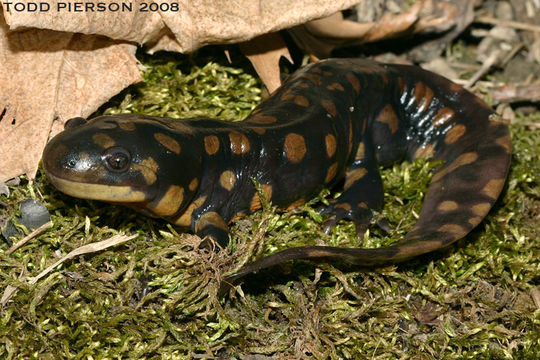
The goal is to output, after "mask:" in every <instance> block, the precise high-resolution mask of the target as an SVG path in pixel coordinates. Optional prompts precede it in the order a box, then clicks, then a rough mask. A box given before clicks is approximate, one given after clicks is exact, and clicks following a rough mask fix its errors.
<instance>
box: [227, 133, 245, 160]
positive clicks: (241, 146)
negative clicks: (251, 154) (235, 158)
mask: <svg viewBox="0 0 540 360" xmlns="http://www.w3.org/2000/svg"><path fill="white" fill-rule="evenodd" d="M229 140H230V141H231V151H232V152H233V153H234V154H237V155H240V154H245V153H247V152H248V151H249V149H250V144H249V139H248V138H247V136H246V135H244V134H242V133H239V132H235V131H233V132H230V133H229Z"/></svg>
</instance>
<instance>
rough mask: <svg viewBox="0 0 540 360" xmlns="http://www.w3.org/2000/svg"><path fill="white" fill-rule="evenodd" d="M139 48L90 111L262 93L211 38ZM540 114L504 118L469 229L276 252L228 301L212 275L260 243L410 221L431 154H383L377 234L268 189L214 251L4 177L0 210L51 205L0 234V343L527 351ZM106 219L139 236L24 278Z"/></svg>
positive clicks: (71, 350) (405, 226)
mask: <svg viewBox="0 0 540 360" xmlns="http://www.w3.org/2000/svg"><path fill="white" fill-rule="evenodd" d="M209 55H212V59H213V62H212V63H208V62H207V60H208V56H209ZM235 56H237V55H236V54H234V53H233V59H234V57H235ZM142 61H143V63H144V64H145V65H146V66H147V69H146V70H145V72H144V78H145V80H146V83H144V84H139V85H136V86H134V87H131V88H130V89H128V90H127V91H126V92H124V93H122V94H121V96H119V97H117V98H116V99H115V100H114V101H113V102H112V106H111V107H109V108H107V109H102V110H101V111H102V112H103V111H104V112H110V113H117V112H134V113H148V114H152V115H160V116H172V117H191V116H212V117H220V118H223V119H228V120H240V119H242V118H243V117H245V115H246V114H247V113H249V111H250V110H251V109H252V108H253V107H254V106H255V105H256V104H257V103H258V101H259V100H260V99H259V82H258V81H257V80H256V79H255V77H253V76H252V75H251V74H250V71H251V70H243V69H249V67H248V66H247V65H245V63H244V62H242V63H241V66H238V65H235V66H234V67H231V66H230V65H227V64H226V63H225V60H224V58H223V56H221V55H220V54H218V53H216V52H215V51H214V52H213V53H212V52H211V51H208V52H207V53H205V52H203V53H202V54H199V55H198V56H195V57H185V56H171V55H168V54H160V55H159V56H157V57H143V58H142ZM539 121H540V115H538V114H535V115H533V116H531V117H529V118H526V119H518V120H517V121H516V123H515V124H513V125H512V126H511V131H512V136H513V140H514V157H513V161H512V170H511V173H510V177H509V181H508V184H507V186H506V190H505V192H504V194H503V196H502V197H501V199H500V200H499V201H498V203H497V205H496V206H495V208H494V209H493V210H492V211H491V213H490V215H489V216H488V218H487V219H486V220H485V221H484V222H483V223H482V224H481V225H480V226H479V227H478V229H477V230H475V231H474V232H473V233H472V234H470V235H469V236H468V237H467V238H466V239H464V240H463V241H460V242H458V244H456V245H455V246H452V247H450V248H449V249H447V250H445V251H441V252H438V253H434V254H429V255H426V256H422V257H420V258H418V259H415V260H412V261H411V262H409V263H406V264H401V265H399V266H388V267H385V268H379V269H372V270H362V271H360V270H358V269H344V268H338V267H334V266H332V265H328V264H313V263H310V262H301V261H299V262H295V263H293V264H286V265H284V266H282V267H280V268H278V269H273V270H272V271H267V272H262V273H261V274H258V275H255V276H250V277H248V278H247V279H246V281H245V283H244V284H243V285H242V286H241V287H240V288H238V291H237V292H236V293H235V294H234V295H233V296H232V297H231V298H229V299H227V300H226V301H223V300H220V299H218V298H217V297H216V295H215V294H216V292H217V284H218V279H219V278H220V277H221V276H223V275H224V274H225V273H228V272H230V271H232V270H233V269H235V268H238V267H240V266H241V265H242V264H244V263H245V262H247V261H249V260H250V259H253V258H255V257H258V256H261V255H262V254H268V253H271V252H274V251H276V250H278V249H282V248H288V247H292V246H298V245H302V244H328V245H334V246H349V247H353V246H371V247H377V246H385V245H387V244H389V243H391V242H394V241H398V240H399V239H400V238H401V237H402V235H403V234H404V233H406V232H407V231H408V230H409V229H410V227H411V226H412V225H413V223H414V222H415V219H416V217H415V214H418V213H419V210H420V207H421V204H422V198H423V195H424V193H425V190H426V187H427V184H428V182H429V178H430V175H429V174H430V169H431V168H432V167H433V164H430V163H429V162H427V161H417V162H415V163H412V164H411V163H403V164H397V165H394V166H393V167H390V168H387V169H384V170H383V174H382V176H383V181H384V184H385V209H384V210H383V211H382V212H381V213H380V214H378V215H377V218H376V219H386V220H387V221H388V222H389V223H390V225H391V226H392V228H393V231H392V232H391V233H390V234H388V235H386V234H384V233H383V232H382V231H381V230H379V229H378V228H377V227H376V226H373V227H371V228H370V232H369V234H367V236H366V237H365V238H364V240H363V241H362V240H360V239H359V238H357V237H355V236H354V227H353V226H352V224H351V223H349V222H342V223H340V224H339V225H338V226H337V227H336V228H335V229H334V230H333V232H332V233H331V234H329V235H324V234H323V233H322V232H321V231H320V226H321V225H320V224H321V221H322V218H321V217H320V215H319V214H318V213H317V211H316V206H318V203H316V202H315V201H313V202H311V203H308V204H306V205H304V206H302V207H301V208H300V209H298V210H297V211H295V212H294V213H276V212H275V211H274V210H273V209H272V207H271V206H270V204H268V203H264V208H263V210H262V211H259V212H257V213H255V214H253V215H252V216H250V217H248V218H245V219H242V220H240V221H238V222H236V223H235V224H234V226H233V231H232V234H233V238H232V241H231V245H230V247H229V249H227V251H221V252H219V253H215V252H209V251H206V250H201V249H198V245H199V241H200V239H198V238H197V237H194V236H191V235H189V234H182V233H178V232H177V231H175V230H174V229H173V228H172V227H171V226H169V225H167V224H165V223H163V222H160V221H155V220H152V219H149V218H146V217H144V216H141V215H138V214H136V213H134V212H132V211H130V210H128V209H125V208H122V207H117V206H112V205H107V204H102V203H98V202H92V201H83V200H78V199H73V198H70V197H68V196H66V195H63V194H61V193H59V192H57V191H56V190H55V189H54V188H53V187H52V186H51V185H50V184H49V183H48V182H47V180H46V179H45V178H44V176H43V175H42V174H39V176H38V178H37V181H36V183H35V184H34V185H33V186H30V185H27V184H23V185H21V186H16V187H11V191H12V194H11V196H10V197H9V198H7V197H6V196H4V195H2V196H0V201H2V202H5V203H7V204H8V206H7V207H6V208H3V209H0V216H7V217H10V218H14V217H15V215H16V213H17V211H18V204H19V203H20V202H21V201H22V200H23V199H25V198H28V197H30V198H35V199H38V200H40V201H42V202H43V203H45V204H46V205H47V207H48V209H49V210H50V211H51V219H52V221H53V224H54V226H53V228H52V229H50V230H49V231H47V232H45V233H43V234H41V235H40V236H38V237H36V238H34V239H32V240H31V241H30V242H29V243H27V244H26V245H25V246H23V247H22V248H20V249H19V250H17V251H16V252H14V253H13V254H10V255H7V254H5V251H6V250H7V248H8V246H7V244H2V245H0V269H1V270H0V289H4V288H5V287H6V286H7V285H12V286H16V287H17V288H18V291H17V293H16V294H15V295H14V296H13V297H12V298H11V300H10V302H9V303H8V304H7V305H5V306H4V307H3V308H2V309H1V310H0V359H12V358H40V359H47V358H51V359H53V358H95V359H98V358H99V359H101V358H139V359H140V358H192V357H193V356H194V355H195V354H199V355H201V354H207V355H209V356H210V355H211V356H214V357H219V356H224V357H236V358H239V357H240V356H241V355H246V354H264V355H269V356H274V357H276V358H284V357H288V358H293V357H300V356H306V357H313V358H345V359H356V358H377V359H394V358H411V359H441V358H443V359H510V358H520V359H528V358H529V359H535V358H537V356H538V354H539V353H540V344H539V336H538V334H539V333H540V326H539V325H540V310H538V307H537V306H536V305H535V304H534V303H533V300H532V296H533V295H532V294H533V292H534V291H535V290H534V289H536V291H538V280H539V274H540V261H539V258H540V256H539V248H540V244H539V241H538V238H539V236H538V235H539V216H540V210H539V209H540V199H539V195H540V184H539V179H540V176H539V175H540V159H539V157H538V154H539V153H540V134H539V133H538V131H534V130H533V129H531V128H529V127H527V126H525V125H522V124H529V123H531V122H533V123H536V124H538V123H539ZM327 195H328V191H325V192H323V193H322V194H321V195H320V197H324V196H327ZM330 196H334V194H332V195H330ZM117 233H128V234H131V233H136V234H139V236H138V237H137V238H136V239H135V240H132V241H130V242H127V243H124V244H122V245H119V246H117V247H114V248H110V249H107V250H104V251H101V252H97V253H94V254H88V255H84V256H79V257H77V258H75V259H73V260H71V261H68V262H66V263H64V264H62V265H60V266H59V267H58V268H57V269H56V270H55V271H53V272H52V273H51V274H49V275H48V276H46V277H45V278H44V279H43V280H41V281H40V282H38V283H37V284H36V285H29V284H28V281H27V280H28V278H29V277H32V276H35V275H37V274H38V273H39V272H41V271H42V270H43V269H45V268H46V267H47V266H49V265H50V264H51V263H53V262H55V261H56V260H57V259H58V257H59V256H61V255H65V254H67V253H68V252H70V251H71V250H73V249H75V248H78V247H80V246H82V245H84V244H88V243H92V242H96V241H100V240H103V239H106V238H108V237H110V236H112V235H114V234H117Z"/></svg>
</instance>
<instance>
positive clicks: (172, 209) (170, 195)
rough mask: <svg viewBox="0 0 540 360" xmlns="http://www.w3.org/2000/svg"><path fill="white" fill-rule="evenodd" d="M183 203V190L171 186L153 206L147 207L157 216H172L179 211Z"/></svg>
mask: <svg viewBox="0 0 540 360" xmlns="http://www.w3.org/2000/svg"><path fill="white" fill-rule="evenodd" d="M183 201H184V188H182V187H180V186H177V185H171V186H170V187H169V190H167V192H166V193H165V194H164V195H163V197H162V198H161V199H160V200H159V202H158V203H157V204H156V205H155V206H152V205H150V204H149V205H147V207H148V209H150V210H152V212H154V213H155V214H156V215H158V216H173V215H174V214H175V213H176V212H177V211H178V209H180V206H181V205H182V202H183Z"/></svg>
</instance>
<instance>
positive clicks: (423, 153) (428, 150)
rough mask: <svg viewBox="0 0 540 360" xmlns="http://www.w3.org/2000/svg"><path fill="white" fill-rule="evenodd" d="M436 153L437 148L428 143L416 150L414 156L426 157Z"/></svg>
mask: <svg viewBox="0 0 540 360" xmlns="http://www.w3.org/2000/svg"><path fill="white" fill-rule="evenodd" d="M434 153H435V148H434V147H433V145H431V144H427V145H425V146H421V147H419V148H418V149H416V151H415V152H414V158H415V159H419V158H424V157H431V156H433V154H434Z"/></svg>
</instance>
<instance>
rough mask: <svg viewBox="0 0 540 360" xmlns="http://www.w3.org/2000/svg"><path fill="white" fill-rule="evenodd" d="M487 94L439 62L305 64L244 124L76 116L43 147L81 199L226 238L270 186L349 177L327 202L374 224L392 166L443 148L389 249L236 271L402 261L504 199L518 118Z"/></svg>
mask: <svg viewBox="0 0 540 360" xmlns="http://www.w3.org/2000/svg"><path fill="white" fill-rule="evenodd" d="M497 119H498V118H497V116H496V115H495V114H494V112H493V111H492V110H491V109H490V108H489V107H488V106H487V105H486V104H485V103H484V102H483V101H481V100H480V99H478V98H477V97H475V96H474V95H472V94H471V93H469V92H467V91H466V90H464V89H463V88H461V87H460V86H458V85H456V84H454V83H452V82H450V81H448V80H446V79H444V78H442V77H440V76H438V75H436V74H433V73H430V72H428V71H425V70H422V69H420V68H417V67H412V66H405V65H389V64H379V63H375V62H372V61H368V60H362V59H330V60H325V61H320V62H317V63H313V64H310V65H308V66H306V67H305V68H303V69H301V70H299V71H297V72H296V73H295V74H293V75H292V76H291V77H290V78H289V79H288V81H287V82H286V83H285V84H284V85H283V86H282V87H281V88H280V89H278V90H277V91H276V92H275V93H274V94H272V96H271V97H270V98H269V99H267V100H266V101H264V102H263V103H261V104H260V105H259V106H258V107H257V108H256V109H255V110H254V111H253V112H252V113H251V115H249V116H248V117H247V118H246V119H245V120H244V121H242V122H236V123H231V122H225V121H220V120H215V119H208V118H200V119H187V120H176V119H168V118H156V117H150V116H144V115H106V116H100V117H97V118H94V119H92V120H89V121H85V120H83V119H80V118H76V119H73V120H71V121H70V122H68V124H67V126H66V130H65V131H64V132H62V133H60V134H59V135H57V136H56V137H54V138H53V139H52V140H51V141H50V142H49V144H48V145H47V147H46V149H45V151H44V155H43V167H44V170H45V173H46V174H47V176H48V177H49V179H50V181H51V182H52V183H53V184H54V185H55V186H56V187H57V188H58V189H60V190H61V191H63V192H65V193H67V194H69V195H72V196H76V197H81V198H86V199H96V200H103V201H108V202H112V203H119V204H124V205H128V206H130V207H133V208H136V209H138V210H140V211H142V212H143V213H145V214H148V215H151V216H155V217H161V218H163V219H165V220H167V221H169V222H171V223H173V224H176V225H180V226H187V227H190V228H191V229H192V231H194V232H195V233H196V234H198V235H199V236H201V237H206V236H208V237H210V238H213V239H214V240H216V241H217V242H219V243H220V244H221V245H225V244H226V243H227V241H228V224H229V223H230V222H231V221H234V219H237V218H239V217H242V216H244V215H246V214H248V213H251V212H253V211H256V210H258V209H259V208H260V207H261V199H260V195H259V193H258V192H257V190H256V187H255V185H254V181H253V180H255V182H256V183H258V184H260V188H261V189H262V192H263V193H264V195H265V197H266V198H267V199H268V200H271V201H272V203H273V204H274V205H277V206H278V207H280V208H283V209H288V208H291V207H294V206H298V205H299V204H301V203H302V202H305V201H307V200H309V199H310V198H312V197H313V196H314V195H316V194H317V193H318V192H319V191H320V190H321V189H322V188H323V187H333V186H334V185H336V184H338V183H339V184H343V189H342V191H343V192H342V195H341V196H339V197H338V198H337V199H335V200H333V201H331V203H330V205H329V206H327V207H326V208H324V209H323V210H322V212H323V213H325V214H329V215H330V216H329V218H328V219H327V220H326V221H325V223H324V226H325V228H326V229H329V228H331V227H332V226H333V225H335V224H336V222H337V221H339V220H341V219H350V220H352V221H353V222H354V223H355V224H356V225H357V229H358V230H359V231H360V232H362V231H364V230H365V228H366V226H367V224H368V223H369V220H370V218H371V216H372V212H371V211H372V210H374V209H375V210H378V209H380V208H381V207H382V205H383V187H382V182H381V178H380V175H379V172H378V165H379V164H388V163H391V162H395V161H397V160H400V159H403V158H407V159H409V160H414V159H415V158H418V157H424V156H430V157H432V158H433V159H434V160H442V163H441V165H439V166H438V167H437V168H436V169H435V172H434V174H433V177H432V180H431V183H430V186H429V188H428V190H427V193H426V196H425V200H424V205H423V208H422V211H421V213H420V216H419V219H418V222H417V223H416V225H415V226H414V227H413V228H412V230H411V231H410V232H409V233H408V234H406V236H405V237H404V239H403V240H402V241H400V242H398V243H396V244H394V245H391V246H388V247H385V248H378V249H362V248H353V249H350V248H347V249H344V248H336V247H326V246H310V247H298V248H291V249H286V250H283V251H281V252H277V253H275V254H273V255H271V256H268V257H266V258H263V259H261V260H259V261H256V262H254V263H252V264H251V265H248V266H247V267H245V268H244V269H243V270H241V271H240V272H238V273H236V274H233V275H232V276H230V277H229V278H228V280H231V281H232V280H234V279H236V278H238V277H240V276H243V275H244V274H247V273H249V272H252V271H256V270H259V269H262V268H265V267H268V266H272V265H275V264H277V263H280V262H284V261H288V260H291V259H301V258H337V259H340V260H343V261H345V262H349V263H352V264H358V265H364V266H371V265H379V264H385V263H389V262H399V261H403V260H406V259H409V258H411V257H413V256H417V255H420V254H423V253H427V252H430V251H433V250H435V249H439V248H442V247H445V246H447V245H449V244H451V243H452V242H454V241H456V240H458V239H460V238H462V237H464V236H465V235H466V234H467V233H469V232H470V231H471V230H472V229H473V228H474V227H475V226H477V225H478V224H479V223H480V222H481V221H482V219H483V218H484V217H485V216H486V215H487V213H488V212H489V210H490V209H491V207H492V206H493V204H494V203H495V201H496V199H497V198H498V196H499V194H500V192H501V190H502V188H503V185H504V182H505V179H506V176H507V172H508V167H509V163H510V157H511V147H512V145H511V140H510V135H509V131H508V128H507V126H505V125H504V124H503V123H501V122H500V121H498V120H497Z"/></svg>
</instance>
